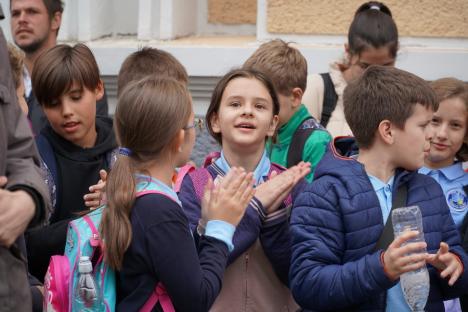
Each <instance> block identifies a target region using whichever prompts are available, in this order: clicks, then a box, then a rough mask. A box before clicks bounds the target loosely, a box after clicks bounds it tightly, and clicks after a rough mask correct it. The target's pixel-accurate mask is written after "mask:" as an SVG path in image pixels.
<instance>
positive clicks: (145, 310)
mask: <svg viewBox="0 0 468 312" xmlns="http://www.w3.org/2000/svg"><path fill="white" fill-rule="evenodd" d="M158 301H159V304H160V305H161V308H162V310H163V312H175V309H174V305H173V304H172V301H171V298H170V297H169V295H168V293H167V291H166V288H165V287H164V285H163V284H161V283H158V285H157V286H156V288H155V289H154V290H153V292H152V293H151V296H150V297H149V298H148V300H146V302H145V304H144V305H143V307H142V308H141V309H140V312H151V311H152V310H153V308H154V306H155V305H156V304H157V303H158Z"/></svg>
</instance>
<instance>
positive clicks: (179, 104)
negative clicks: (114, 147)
mask: <svg viewBox="0 0 468 312" xmlns="http://www.w3.org/2000/svg"><path fill="white" fill-rule="evenodd" d="M191 111H192V108H191V100H190V94H189V92H188V90H187V88H186V86H184V85H183V84H182V83H180V82H177V81H176V80H174V79H171V78H156V77H152V76H148V77H146V78H144V79H142V80H139V81H134V82H131V83H130V84H128V85H127V87H126V88H124V90H123V91H122V93H121V95H120V97H119V102H118V104H117V108H116V111H115V118H114V127H115V132H116V135H117V140H118V142H119V145H120V146H122V147H125V148H128V149H130V150H131V154H130V155H129V156H124V155H120V156H119V157H118V159H117V161H116V163H115V164H114V166H113V168H112V170H111V171H110V173H109V177H108V179H107V184H106V194H107V198H108V203H107V208H106V210H105V211H104V216H103V220H102V228H101V232H102V236H103V239H104V244H105V259H106V261H107V263H109V265H110V266H111V267H112V268H114V269H120V268H121V267H122V261H123V256H124V253H125V251H126V250H127V249H128V247H129V245H130V242H131V240H132V226H131V222H130V214H131V210H132V207H133V204H134V202H135V187H136V180H135V177H134V175H135V173H137V172H145V170H146V169H147V168H148V165H151V164H152V163H153V162H154V161H157V160H158V157H160V156H161V155H162V153H163V152H165V151H166V150H167V148H169V147H170V146H171V142H173V140H174V138H175V137H176V135H177V134H178V132H179V131H180V129H182V128H183V127H184V126H185V125H186V123H187V121H188V119H189V118H190V114H191Z"/></svg>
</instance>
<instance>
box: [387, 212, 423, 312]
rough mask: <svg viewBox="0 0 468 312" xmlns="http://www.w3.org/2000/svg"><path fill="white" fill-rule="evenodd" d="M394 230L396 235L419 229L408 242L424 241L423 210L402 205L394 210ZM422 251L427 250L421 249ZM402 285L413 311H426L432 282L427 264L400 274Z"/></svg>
mask: <svg viewBox="0 0 468 312" xmlns="http://www.w3.org/2000/svg"><path fill="white" fill-rule="evenodd" d="M392 223H393V232H394V234H395V237H398V236H400V235H401V234H403V232H405V231H418V232H419V235H418V236H417V237H416V238H413V239H410V240H408V241H407V242H405V244H407V243H412V242H424V241H425V240H424V231H423V225H422V216H421V211H420V210H419V207H418V206H411V207H402V208H397V209H394V210H393V211H392ZM420 252H426V249H425V248H424V249H421V251H420ZM400 285H401V289H402V290H403V295H404V297H405V300H406V302H407V303H408V305H409V307H410V308H411V310H412V311H415V312H416V311H417V312H419V311H424V307H425V306H426V301H427V297H428V296H429V289H430V282H429V273H428V271H427V267H426V265H424V266H423V267H422V268H420V269H418V270H414V271H411V272H406V273H404V274H402V275H401V276H400Z"/></svg>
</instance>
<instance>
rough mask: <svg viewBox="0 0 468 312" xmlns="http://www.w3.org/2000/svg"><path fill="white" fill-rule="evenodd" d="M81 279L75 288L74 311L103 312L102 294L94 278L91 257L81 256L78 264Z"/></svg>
mask: <svg viewBox="0 0 468 312" xmlns="http://www.w3.org/2000/svg"><path fill="white" fill-rule="evenodd" d="M78 272H79V279H78V283H77V284H76V288H75V296H74V297H75V302H74V305H73V307H74V310H75V309H79V310H80V311H103V307H104V305H103V302H102V298H101V292H100V290H99V288H98V285H97V283H96V280H95V279H94V277H93V274H92V272H93V265H92V263H91V261H90V260H89V257H86V256H81V257H80V262H79V263H78Z"/></svg>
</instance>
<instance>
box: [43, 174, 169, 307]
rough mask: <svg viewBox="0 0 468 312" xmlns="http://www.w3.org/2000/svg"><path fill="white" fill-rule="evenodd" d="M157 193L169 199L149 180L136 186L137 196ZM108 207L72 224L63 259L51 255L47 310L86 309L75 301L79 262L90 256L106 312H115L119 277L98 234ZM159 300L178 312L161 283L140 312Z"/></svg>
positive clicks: (47, 287) (45, 282)
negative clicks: (81, 258) (105, 253)
mask: <svg viewBox="0 0 468 312" xmlns="http://www.w3.org/2000/svg"><path fill="white" fill-rule="evenodd" d="M155 193H156V194H163V195H165V196H168V195H167V194H165V193H164V192H163V191H162V190H161V188H160V187H159V186H158V185H157V184H156V183H154V182H152V181H150V180H147V181H142V182H139V183H138V184H137V194H136V196H137V197H140V196H144V195H146V194H155ZM168 197H169V196H168ZM171 199H172V200H174V199H173V198H171ZM105 208H106V206H105V205H104V206H101V207H99V208H98V209H96V210H94V211H92V212H90V213H88V214H86V215H84V216H83V217H81V218H78V219H76V220H73V221H71V222H70V224H69V227H68V233H67V241H66V245H65V253H64V255H63V256H52V257H51V259H50V263H49V267H48V269H47V274H46V276H45V280H44V311H54V312H68V311H85V310H86V307H84V306H81V304H80V303H78V302H74V300H73V298H74V290H75V287H76V284H77V282H78V279H79V272H78V263H79V260H80V257H81V256H88V257H89V258H90V259H91V262H92V264H93V276H94V279H95V281H96V284H97V285H98V289H99V290H100V292H101V294H100V297H101V298H102V299H103V304H104V308H105V311H106V312H113V311H115V304H116V276H115V272H114V270H113V269H112V268H110V267H109V266H108V265H107V264H106V263H105V262H104V253H103V244H102V240H101V238H100V234H99V231H98V229H99V225H100V224H101V218H102V214H103V212H104V209H105ZM158 301H159V302H160V305H161V307H162V308H163V311H164V312H173V311H175V310H174V307H173V305H172V302H171V299H170V298H169V296H168V294H167V292H166V291H165V288H164V286H163V285H162V284H161V283H158V285H157V286H156V288H155V289H154V291H153V292H152V294H151V296H150V297H149V298H148V300H147V301H146V303H145V304H144V306H143V307H142V308H141V309H140V311H151V310H152V309H153V308H154V306H155V305H156V304H157V302H158Z"/></svg>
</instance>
